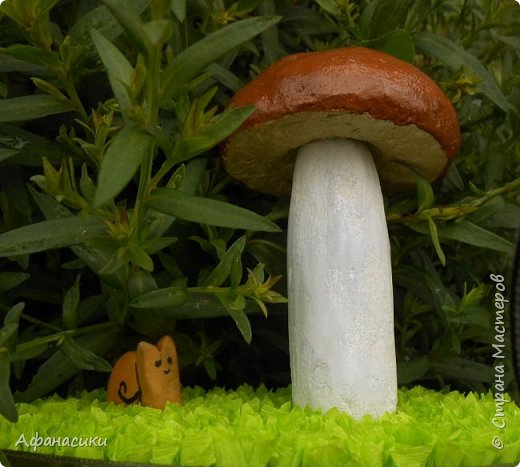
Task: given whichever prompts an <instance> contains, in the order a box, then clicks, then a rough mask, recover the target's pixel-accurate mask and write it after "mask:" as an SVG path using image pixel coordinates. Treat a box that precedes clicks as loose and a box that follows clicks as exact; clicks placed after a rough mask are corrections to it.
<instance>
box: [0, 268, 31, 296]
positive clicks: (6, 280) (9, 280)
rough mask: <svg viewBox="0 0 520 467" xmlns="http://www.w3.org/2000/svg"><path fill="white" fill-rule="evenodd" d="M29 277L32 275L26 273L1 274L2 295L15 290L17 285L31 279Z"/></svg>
mask: <svg viewBox="0 0 520 467" xmlns="http://www.w3.org/2000/svg"><path fill="white" fill-rule="evenodd" d="M29 277H31V275H30V274H27V273H25V272H7V271H4V272H0V293H2V292H5V291H6V290H10V289H14V288H15V287H16V286H17V285H20V284H21V283H22V282H24V281H26V280H27V279H29Z"/></svg>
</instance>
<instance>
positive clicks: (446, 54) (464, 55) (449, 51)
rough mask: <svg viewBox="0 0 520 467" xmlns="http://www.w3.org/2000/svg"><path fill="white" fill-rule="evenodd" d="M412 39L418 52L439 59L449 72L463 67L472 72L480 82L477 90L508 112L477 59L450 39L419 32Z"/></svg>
mask: <svg viewBox="0 0 520 467" xmlns="http://www.w3.org/2000/svg"><path fill="white" fill-rule="evenodd" d="M414 39H415V45H416V47H417V48H418V49H419V50H421V51H422V52H424V53H426V54H427V55H431V56H433V57H435V58H437V59H439V60H440V61H441V62H442V63H444V65H446V66H447V67H448V68H449V69H450V70H453V71H456V70H458V69H459V68H460V67H461V66H465V67H466V68H469V69H470V70H471V71H473V73H475V75H477V76H478V77H479V78H480V80H481V81H480V82H479V83H478V84H477V88H478V89H479V90H480V91H481V92H482V93H483V94H485V95H486V96H487V97H488V98H489V99H491V101H493V102H494V103H495V104H496V105H498V106H499V107H500V108H501V109H502V110H504V111H506V112H508V111H509V104H508V102H507V99H506V98H505V97H504V94H503V93H502V90H501V89H500V86H499V85H498V83H497V81H496V79H495V77H494V76H493V74H492V73H491V72H490V71H489V70H488V69H487V68H486V67H485V66H484V65H483V64H482V62H481V61H480V60H479V59H478V58H477V57H475V56H474V55H472V54H471V53H469V52H468V51H467V50H465V49H464V48H463V47H462V46H461V45H459V44H457V43H455V42H453V41H451V40H450V39H448V38H446V37H444V36H439V35H437V34H433V33H431V32H426V31H425V32H421V33H419V34H417V35H416V36H415V37H414Z"/></svg>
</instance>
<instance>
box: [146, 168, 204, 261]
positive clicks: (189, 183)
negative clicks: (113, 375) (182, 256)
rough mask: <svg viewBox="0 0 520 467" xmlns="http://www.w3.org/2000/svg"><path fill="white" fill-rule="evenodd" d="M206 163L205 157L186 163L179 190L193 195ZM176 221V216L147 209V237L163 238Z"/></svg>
mask: <svg viewBox="0 0 520 467" xmlns="http://www.w3.org/2000/svg"><path fill="white" fill-rule="evenodd" d="M206 165H207V161H206V160H205V159H195V160H193V161H191V162H189V163H188V164H186V167H185V174H184V179H183V181H182V184H181V186H180V187H179V190H181V191H183V192H184V193H187V194H188V195H193V194H194V193H195V191H196V190H197V187H198V186H199V184H200V180H201V177H202V174H203V173H204V169H205V168H206ZM174 222H175V217H174V216H169V215H167V214H164V213H162V212H159V211H156V210H154V209H147V210H146V220H145V225H146V226H147V235H146V237H145V238H152V239H154V238H161V237H162V235H163V234H164V233H165V232H166V231H167V230H168V229H169V228H170V226H171V225H172V224H173V223H174ZM150 254H151V253H150Z"/></svg>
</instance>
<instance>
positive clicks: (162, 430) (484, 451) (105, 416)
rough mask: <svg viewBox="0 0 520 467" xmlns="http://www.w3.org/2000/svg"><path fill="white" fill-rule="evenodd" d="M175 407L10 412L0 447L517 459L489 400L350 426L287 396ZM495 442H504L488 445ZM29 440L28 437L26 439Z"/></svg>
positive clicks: (422, 460) (240, 460) (331, 462)
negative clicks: (99, 442) (80, 442)
mask: <svg viewBox="0 0 520 467" xmlns="http://www.w3.org/2000/svg"><path fill="white" fill-rule="evenodd" d="M183 399H184V403H183V405H181V406H176V405H170V406H168V407H167V408H166V409H165V410H164V411H163V412H161V411H158V410H155V409H150V408H144V407H140V406H132V407H128V408H124V407H120V406H116V405H114V404H108V403H107V402H105V393H104V392H103V391H101V390H99V391H94V392H91V393H84V394H82V396H81V398H68V399H65V400H63V399H61V398H59V397H57V396H55V397H51V398H48V399H45V400H39V401H36V402H34V403H33V404H20V405H19V406H18V409H19V414H20V418H19V421H18V422H17V423H16V424H13V423H9V422H8V421H6V420H5V419H0V449H13V450H24V451H33V450H34V449H33V448H32V447H27V446H25V445H24V443H19V444H18V446H16V444H17V442H18V441H20V438H21V435H22V434H23V435H24V437H25V440H26V442H27V443H31V439H32V438H33V437H35V436H36V434H37V436H38V437H40V438H42V439H45V438H46V437H48V438H52V439H56V438H58V437H62V439H63V437H68V438H69V440H71V439H72V438H73V437H83V439H85V438H88V437H95V436H97V437H99V439H103V438H106V440H107V441H106V447H95V446H90V447H88V446H83V447H76V448H74V447H70V446H54V447H51V446H47V447H45V446H41V447H39V448H37V450H36V452H38V453H41V454H58V455H63V456H74V457H85V458H94V459H105V460H113V461H132V462H144V463H156V464H168V465H182V466H189V465H197V466H205V465H218V466H226V467H228V466H238V467H244V466H265V465H269V466H277V467H278V466H279V467H281V466H312V467H316V466H327V467H330V466H358V465H359V466H379V465H381V466H403V467H414V466H423V465H428V466H442V467H449V466H459V465H460V466H487V465H497V464H507V463H514V462H518V461H519V460H520V409H519V408H518V407H517V406H516V405H515V404H514V403H512V402H510V403H506V404H504V405H503V410H504V411H503V415H504V416H503V417H501V419H503V420H504V421H505V424H506V425H505V428H503V429H499V428H497V427H496V426H494V425H493V423H492V419H493V417H495V411H496V405H495V401H494V399H493V395H492V394H486V395H477V394H469V395H467V396H464V395H462V394H460V393H457V392H451V393H448V394H441V393H438V392H434V391H430V390H426V389H424V388H420V387H416V388H414V389H411V390H400V391H399V406H398V411H397V412H396V413H394V414H387V415H385V416H383V417H381V418H380V419H379V420H373V419H372V418H370V417H364V418H363V419H361V420H360V421H355V420H353V419H352V418H350V417H349V416H348V415H346V414H344V413H341V412H339V411H337V410H331V411H329V412H327V413H326V414H321V413H320V412H319V411H312V410H310V409H299V408H294V407H292V405H291V402H290V390H289V389H287V388H286V389H280V390H277V391H274V392H270V391H268V390H267V389H265V388H259V389H257V390H253V389H252V388H250V387H248V386H242V387H240V388H239V389H238V390H236V391H224V390H223V389H219V388H216V389H213V390H211V391H208V392H205V391H203V390H202V389H199V388H195V389H190V388H185V389H184V391H183ZM495 436H499V437H500V438H501V440H502V442H503V444H504V446H503V448H502V449H497V448H495V447H494V446H493V445H492V440H493V438H494V437H495ZM35 439H36V438H35Z"/></svg>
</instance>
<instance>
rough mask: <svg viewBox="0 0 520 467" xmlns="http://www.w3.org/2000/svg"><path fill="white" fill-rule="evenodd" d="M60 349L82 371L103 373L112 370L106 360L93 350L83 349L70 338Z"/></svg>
mask: <svg viewBox="0 0 520 467" xmlns="http://www.w3.org/2000/svg"><path fill="white" fill-rule="evenodd" d="M60 349H61V350H62V351H63V353H64V354H65V355H67V357H69V358H70V359H71V360H72V362H73V363H74V364H75V365H76V366H77V367H79V368H81V369H82V370H91V371H103V372H109V371H111V370H112V366H111V365H110V363H108V362H107V361H106V360H105V359H103V358H101V357H99V356H97V355H96V354H95V353H94V352H93V351H92V350H89V349H87V348H85V347H82V346H81V345H79V344H78V343H77V342H76V341H75V340H74V339H72V338H70V337H66V338H65V339H64V340H63V342H62V344H61V346H60Z"/></svg>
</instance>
